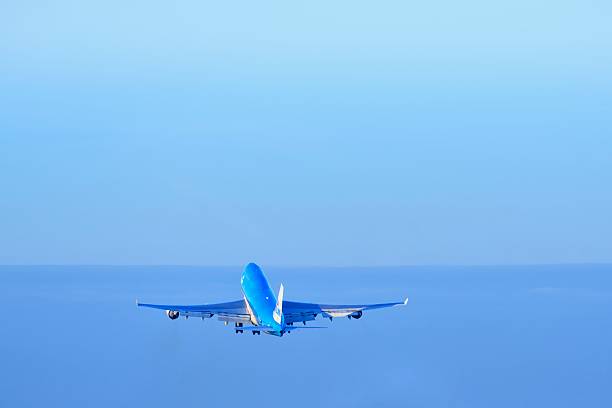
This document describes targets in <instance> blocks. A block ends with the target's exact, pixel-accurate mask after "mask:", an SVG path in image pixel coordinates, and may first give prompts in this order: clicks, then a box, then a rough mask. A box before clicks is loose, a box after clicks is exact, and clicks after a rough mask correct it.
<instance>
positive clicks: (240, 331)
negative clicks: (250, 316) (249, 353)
mask: <svg viewBox="0 0 612 408" xmlns="http://www.w3.org/2000/svg"><path fill="white" fill-rule="evenodd" d="M235 327H236V333H244V330H242V329H239V328H238V327H242V323H236V324H235Z"/></svg>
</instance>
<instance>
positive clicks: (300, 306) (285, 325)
mask: <svg viewBox="0 0 612 408" xmlns="http://www.w3.org/2000/svg"><path fill="white" fill-rule="evenodd" d="M240 285H241V287H242V294H243V299H241V300H236V301H233V302H225V303H215V304H208V305H155V304H151V303H139V302H138V301H136V304H137V305H138V306H139V307H148V308H153V309H160V310H165V312H166V315H167V316H168V317H169V318H170V319H171V320H176V319H178V318H179V316H185V318H189V317H200V318H202V320H204V319H207V318H211V317H213V316H214V315H217V316H218V317H217V318H218V319H219V320H220V321H223V322H224V323H225V325H227V324H228V323H234V326H235V331H236V333H244V331H245V330H246V331H250V332H251V333H253V335H255V334H257V335H260V334H261V332H262V331H263V332H264V333H265V334H270V335H273V336H279V337H282V336H283V335H284V334H285V333H290V332H292V331H295V330H298V329H300V330H301V329H323V328H325V327H320V326H306V322H307V321H312V320H315V319H316V318H317V316H321V317H325V318H329V320H330V321H332V319H333V318H334V317H348V318H349V319H360V318H361V316H362V315H363V312H364V311H365V310H372V309H382V308H386V307H393V306H402V305H407V304H408V298H406V299H405V300H404V301H403V302H391V303H376V304H369V305H325V304H316V303H300V302H291V301H288V300H284V299H283V295H284V291H285V289H284V287H283V285H282V284H281V285H280V289H279V291H278V297H276V296H274V292H272V289H271V288H270V285H269V284H268V280H267V279H266V277H265V275H264V273H263V271H262V270H261V268H260V267H259V266H257V265H256V264H254V263H249V264H248V265H247V266H246V267H245V268H244V272H243V273H242V277H241V279H240ZM297 322H302V323H303V326H294V325H293V324H294V323H297ZM249 323H250V324H252V325H251V326H245V324H249Z"/></svg>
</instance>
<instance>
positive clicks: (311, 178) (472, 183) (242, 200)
mask: <svg viewBox="0 0 612 408" xmlns="http://www.w3.org/2000/svg"><path fill="white" fill-rule="evenodd" d="M611 20H612V5H611V3H610V2H607V1H591V2H583V1H554V2H553V1H538V2H535V3H534V2H533V1H527V0H519V1H512V2H495V3H491V2H485V1H467V2H451V1H437V2H427V3H424V4H420V3H414V4H411V3H407V2H401V1H397V2H393V1H381V2H348V1H339V2H333V3H329V2H322V1H314V2H308V3H302V4H295V3H287V2H267V3H266V2H264V3H252V2H231V3H224V4H219V3H218V2H208V1H191V0H187V1H180V2H168V1H134V2H129V3H125V2H119V1H114V0H111V1H93V2H86V3H83V2H77V1H57V2H46V1H44V2H43V1H40V2H35V1H24V2H16V3H10V4H9V3H7V4H6V5H3V6H2V7H1V8H0V57H1V58H0V59H1V62H0V188H1V191H2V193H1V194H0V264H20V263H25V264H61V263H71V264H204V265H223V264H224V265H228V264H229V265H240V264H244V263H246V262H249V261H255V262H258V263H261V264H264V265H398V264H491V263H492V264H514V263H563V262H612V236H611V233H610V231H612V214H611V210H610V209H611V208H612V187H611V185H612V183H611V180H612V24H610V21H611Z"/></svg>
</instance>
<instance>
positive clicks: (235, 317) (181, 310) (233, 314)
mask: <svg viewBox="0 0 612 408" xmlns="http://www.w3.org/2000/svg"><path fill="white" fill-rule="evenodd" d="M136 304H137V305H138V306H139V307H149V308H152V309H160V310H166V311H169V312H167V313H168V317H170V318H171V319H176V318H177V317H179V316H185V317H201V318H202V319H205V318H211V317H213V316H214V315H217V316H218V318H219V320H221V321H226V322H249V321H250V316H249V312H248V311H247V309H246V305H245V303H244V300H242V299H241V300H236V301H233V302H225V303H213V304H208V305H155V304H151V303H139V302H136ZM170 312H175V313H170ZM176 312H178V314H176Z"/></svg>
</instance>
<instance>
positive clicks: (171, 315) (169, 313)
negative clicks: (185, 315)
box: [166, 310, 180, 320]
mask: <svg viewBox="0 0 612 408" xmlns="http://www.w3.org/2000/svg"><path fill="white" fill-rule="evenodd" d="M166 316H168V317H169V318H170V320H176V319H178V318H179V316H180V313H179V311H178V310H166Z"/></svg>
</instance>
